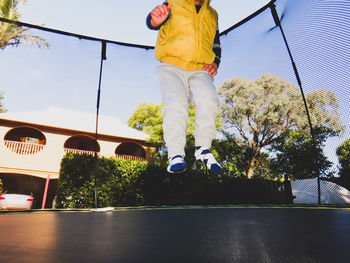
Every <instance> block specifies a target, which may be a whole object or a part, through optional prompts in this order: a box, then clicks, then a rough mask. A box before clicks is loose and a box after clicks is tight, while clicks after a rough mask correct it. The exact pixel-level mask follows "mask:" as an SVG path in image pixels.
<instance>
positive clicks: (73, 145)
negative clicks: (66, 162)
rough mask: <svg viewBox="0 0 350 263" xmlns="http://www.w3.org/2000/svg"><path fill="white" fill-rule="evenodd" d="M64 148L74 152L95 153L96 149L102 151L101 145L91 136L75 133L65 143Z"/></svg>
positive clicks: (66, 150)
mask: <svg viewBox="0 0 350 263" xmlns="http://www.w3.org/2000/svg"><path fill="white" fill-rule="evenodd" d="M64 150H65V152H66V153H67V152H73V153H81V154H90V155H92V154H94V153H95V150H96V151H97V152H100V145H99V144H98V143H97V142H96V140H95V139H94V138H92V137H90V136H87V135H75V136H72V137H70V138H69V139H68V140H67V141H66V142H65V143H64Z"/></svg>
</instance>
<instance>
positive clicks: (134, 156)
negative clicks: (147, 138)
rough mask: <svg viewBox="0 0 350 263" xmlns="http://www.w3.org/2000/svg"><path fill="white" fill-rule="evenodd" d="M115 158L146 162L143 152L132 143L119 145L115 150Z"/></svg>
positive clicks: (138, 146)
mask: <svg viewBox="0 0 350 263" xmlns="http://www.w3.org/2000/svg"><path fill="white" fill-rule="evenodd" d="M115 155H116V157H120V158H124V159H131V160H140V161H145V160H146V152H145V150H144V149H143V148H142V147H141V146H140V145H138V144H136V143H133V142H124V143H121V144H120V145H119V146H118V147H117V148H116V150H115Z"/></svg>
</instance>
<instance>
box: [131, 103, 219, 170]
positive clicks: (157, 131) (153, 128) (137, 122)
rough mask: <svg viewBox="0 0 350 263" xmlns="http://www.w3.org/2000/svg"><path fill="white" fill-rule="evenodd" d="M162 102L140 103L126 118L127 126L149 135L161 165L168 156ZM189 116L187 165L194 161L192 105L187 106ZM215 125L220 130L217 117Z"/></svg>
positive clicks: (193, 112) (186, 150) (189, 165)
mask: <svg viewBox="0 0 350 263" xmlns="http://www.w3.org/2000/svg"><path fill="white" fill-rule="evenodd" d="M163 106H164V105H163V104H162V103H161V104H158V105H155V104H148V103H145V102H144V103H141V104H140V105H139V107H138V108H137V109H136V110H135V111H134V113H133V114H132V116H131V117H130V118H129V120H128V126H129V127H131V128H135V129H138V130H141V131H143V132H144V133H146V134H148V135H150V139H149V142H150V143H152V144H153V145H154V146H155V147H156V149H157V154H156V161H157V162H159V163H160V164H161V165H165V164H166V162H167V160H168V157H167V150H166V147H165V145H164V140H163V113H162V109H163ZM188 114H189V117H188V120H187V135H186V146H185V152H186V156H185V159H186V162H187V164H188V167H191V166H193V165H194V163H195V158H194V136H193V133H194V123H195V109H194V106H193V105H190V106H189V113H188ZM216 127H217V129H218V130H220V127H221V122H220V120H219V119H218V120H217V123H216Z"/></svg>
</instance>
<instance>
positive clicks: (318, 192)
mask: <svg viewBox="0 0 350 263" xmlns="http://www.w3.org/2000/svg"><path fill="white" fill-rule="evenodd" d="M270 9H271V13H272V17H273V20H274V21H275V24H276V26H277V27H278V28H279V29H280V31H281V34H282V38H283V41H284V44H285V45H286V48H287V51H288V55H289V58H290V60H291V62H292V66H293V70H294V74H295V77H296V79H297V82H298V86H299V89H300V93H301V96H302V98H303V102H304V107H305V111H306V116H307V119H308V123H309V127H310V134H311V138H312V142H313V146H314V155H315V162H316V138H315V135H314V129H313V127H312V122H311V117H310V112H309V107H308V106H307V102H306V98H305V94H304V90H303V86H302V84H301V79H300V75H299V72H298V68H297V66H296V64H295V62H294V58H293V55H292V52H291V50H290V47H289V44H288V41H287V38H286V36H285V34H284V31H283V28H282V25H281V21H280V19H279V16H278V14H277V10H276V5H275V4H274V3H273V2H271V4H270ZM317 195H318V204H319V205H320V204H321V185H320V175H319V174H317Z"/></svg>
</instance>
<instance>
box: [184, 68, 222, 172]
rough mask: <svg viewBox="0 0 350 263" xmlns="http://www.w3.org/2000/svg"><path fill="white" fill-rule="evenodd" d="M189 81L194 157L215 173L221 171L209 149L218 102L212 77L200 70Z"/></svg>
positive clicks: (213, 135)
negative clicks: (193, 105)
mask: <svg viewBox="0 0 350 263" xmlns="http://www.w3.org/2000/svg"><path fill="white" fill-rule="evenodd" d="M189 83H190V92H191V96H192V98H193V101H194V104H195V109H196V119H195V134H194V136H195V146H196V150H195V157H196V159H197V160H198V161H200V162H203V163H204V164H205V165H206V166H207V167H208V168H209V170H210V171H211V172H212V173H214V174H216V175H217V174H220V173H221V165H220V164H219V163H218V162H217V161H216V159H215V157H214V156H213V154H212V153H211V152H210V150H209V148H210V147H211V143H212V140H213V139H214V138H215V137H216V118H217V114H218V104H219V99H218V95H217V92H216V88H215V86H214V83H213V78H212V77H210V76H209V75H208V73H207V72H206V71H203V70H201V71H197V72H196V73H194V74H193V75H192V77H191V78H190V81H189Z"/></svg>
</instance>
